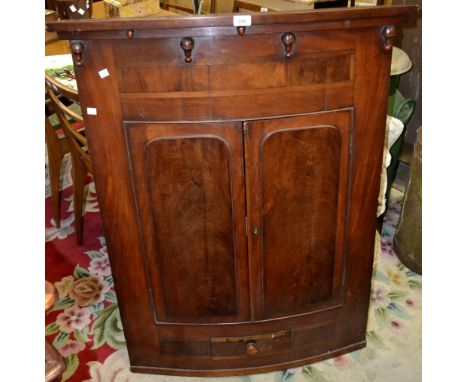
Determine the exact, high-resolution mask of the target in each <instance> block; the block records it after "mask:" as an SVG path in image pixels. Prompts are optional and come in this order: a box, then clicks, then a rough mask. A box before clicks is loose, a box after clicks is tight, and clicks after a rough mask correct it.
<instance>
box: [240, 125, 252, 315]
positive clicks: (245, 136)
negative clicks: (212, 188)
mask: <svg viewBox="0 0 468 382" xmlns="http://www.w3.org/2000/svg"><path fill="white" fill-rule="evenodd" d="M242 140H243V147H244V183H245V214H246V217H245V225H246V228H245V231H246V236H247V237H246V239H247V264H248V265H247V266H248V275H249V311H250V320H251V321H255V304H254V301H255V284H254V282H255V277H254V267H253V258H254V257H253V252H252V251H253V245H252V232H251V229H250V227H251V226H252V221H251V218H252V217H251V211H252V206H251V197H252V195H251V192H252V186H251V179H252V175H251V166H252V163H251V158H250V150H249V141H250V137H249V125H248V122H247V121H243V122H242Z"/></svg>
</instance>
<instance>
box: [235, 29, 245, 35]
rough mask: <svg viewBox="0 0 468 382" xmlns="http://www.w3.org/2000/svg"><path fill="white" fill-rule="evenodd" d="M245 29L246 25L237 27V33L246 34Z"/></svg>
mask: <svg viewBox="0 0 468 382" xmlns="http://www.w3.org/2000/svg"><path fill="white" fill-rule="evenodd" d="M245 30H246V27H237V34H238V35H239V36H243V35H245Z"/></svg>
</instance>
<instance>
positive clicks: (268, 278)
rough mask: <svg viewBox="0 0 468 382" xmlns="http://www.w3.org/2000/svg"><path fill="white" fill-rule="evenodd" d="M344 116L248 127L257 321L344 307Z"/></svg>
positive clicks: (346, 144) (346, 115) (302, 118)
mask: <svg viewBox="0 0 468 382" xmlns="http://www.w3.org/2000/svg"><path fill="white" fill-rule="evenodd" d="M350 117H351V113H350V111H342V112H329V113H319V114H313V115H307V116H300V117H292V118H282V119H273V120H264V121H255V122H251V123H249V125H248V129H247V130H248V140H247V147H246V150H247V152H248V157H249V165H248V166H247V168H248V169H249V170H250V172H249V217H250V221H249V231H250V244H251V250H252V253H253V255H252V256H253V264H254V274H255V285H256V288H255V306H256V310H255V311H256V318H257V319H268V318H280V317H288V316H291V315H297V314H306V313H313V312H316V311H318V310H322V309H325V308H329V307H332V306H339V305H340V304H341V303H342V289H343V288H342V287H343V281H344V278H343V277H344V275H343V270H344V267H343V265H344V258H345V235H346V232H345V225H346V206H347V194H348V171H349V169H348V167H349V166H348V165H349V155H350Z"/></svg>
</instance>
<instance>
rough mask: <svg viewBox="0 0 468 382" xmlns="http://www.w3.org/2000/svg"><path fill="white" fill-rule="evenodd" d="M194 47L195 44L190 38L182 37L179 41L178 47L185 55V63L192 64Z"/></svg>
mask: <svg viewBox="0 0 468 382" xmlns="http://www.w3.org/2000/svg"><path fill="white" fill-rule="evenodd" d="M194 46H195V42H194V41H193V38H191V37H184V38H183V39H182V40H181V41H180V47H181V48H182V50H183V51H184V54H185V62H188V63H190V62H192V49H193V48H194Z"/></svg>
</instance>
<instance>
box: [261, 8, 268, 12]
mask: <svg viewBox="0 0 468 382" xmlns="http://www.w3.org/2000/svg"><path fill="white" fill-rule="evenodd" d="M260 12H268V8H265V7H260Z"/></svg>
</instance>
